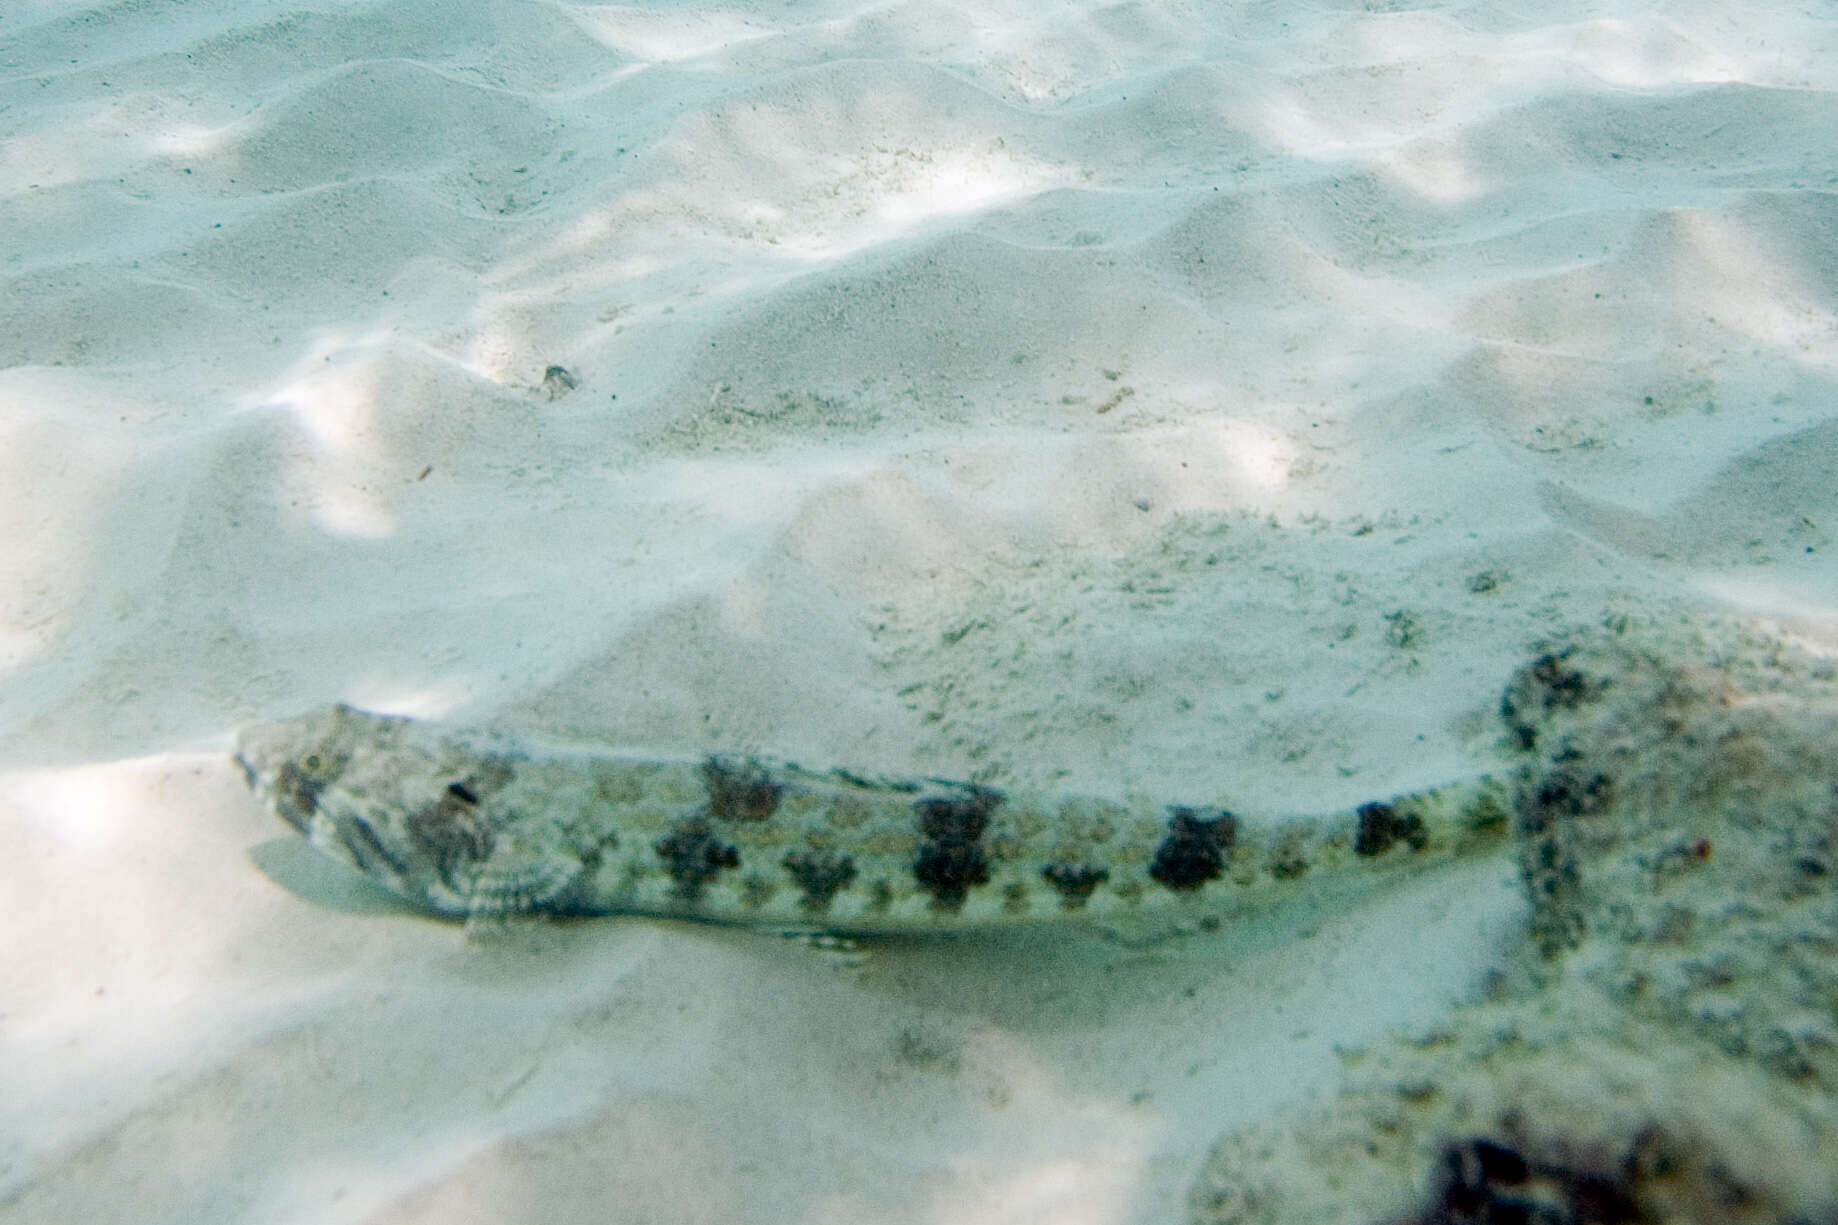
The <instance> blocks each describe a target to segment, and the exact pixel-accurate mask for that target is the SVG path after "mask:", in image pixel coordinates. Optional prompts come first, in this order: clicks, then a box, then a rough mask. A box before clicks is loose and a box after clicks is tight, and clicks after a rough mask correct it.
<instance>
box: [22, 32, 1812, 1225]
mask: <svg viewBox="0 0 1838 1225" xmlns="http://www.w3.org/2000/svg"><path fill="white" fill-rule="evenodd" d="M1835 87H1838V10H1834V9H1833V8H1832V7H1831V6H1829V5H1824V4H1811V3H1761V4H1749V5H1741V6H1738V5H1734V4H1728V3H1725V4H1705V3H1691V2H1687V3H1665V4H1661V3H1651V2H1643V0H1600V2H1594V3H1588V2H1580V0H1575V2H1572V0H1554V2H1553V3H1547V4H1540V5H1518V4H1507V3H1446V4H1430V5H1424V6H1420V7H1416V8H1412V7H1410V6H1408V5H1404V4H1383V3H1377V4H1358V3H1340V2H1328V0H1323V2H1319V3H1260V2H1250V3H1204V2H1200V0H1189V2H1185V3H1183V2H1180V0H1138V2H1133V3H1131V2H1125V3H1113V4H1103V3H1088V2H1085V0H1063V2H1062V0H992V2H982V3H976V4H957V3H952V2H949V0H904V2H902V0H892V2H889V3H867V4H864V3H860V2H859V0H856V2H853V3H851V2H848V0H814V2H811V3H746V2H743V3H735V4H726V5H723V4H696V3H668V4H655V5H644V4H637V5H589V4H560V3H540V2H532V0H474V2H470V3H466V4H432V3H425V2H416V0H373V2H356V3H340V2H335V0H295V2H291V3H276V2H274V0H235V2H234V3H232V2H230V0H197V2H191V3H185V4H164V3H151V4H150V3H139V2H137V0H116V2H114V3H108V2H106V0H103V2H100V3H98V4H96V5H94V6H85V5H81V4H74V3H63V2H50V0H9V2H8V3H7V4H5V5H4V6H3V7H0V408H3V411H0V768H3V769H4V771H5V773H4V775H3V776H0V916H3V920H0V921H3V923H4V930H5V957H4V959H3V960H0V1219H5V1220H7V1221H21V1222H26V1221H30V1222H63V1221H86V1222H96V1221H133V1222H137V1223H153V1222H198V1221H210V1222H263V1223H267V1222H296V1221H297V1222H347V1221H349V1222H411V1221H413V1222H434V1221H439V1222H542V1223H543V1225H572V1223H574V1222H589V1221H592V1222H607V1221H617V1222H628V1221H629V1222H661V1223H674V1222H732V1221H747V1222H757V1223H771V1225H777V1223H781V1222H783V1223H788V1225H789V1223H808V1225H830V1223H840V1222H854V1221H867V1220H874V1221H878V1222H888V1223H890V1225H909V1223H910V1225H944V1223H957V1222H965V1223H972V1225H978V1223H984V1222H1021V1223H1028V1222H1049V1221H1050V1222H1058V1223H1071V1225H1125V1223H1129V1225H1136V1223H1148V1222H1164V1221H1172V1220H1178V1219H1180V1218H1181V1216H1182V1215H1183V1213H1184V1212H1185V1211H1186V1207H1185V1205H1186V1202H1187V1200H1186V1197H1187V1194H1188V1189H1189V1187H1190V1186H1191V1185H1192V1184H1193V1183H1194V1180H1195V1178H1196V1176H1197V1174H1198V1172H1199V1170H1200V1168H1201V1166H1202V1162H1203V1160H1204V1158H1205V1156H1206V1154H1207V1152H1208V1150H1209V1148H1210V1146H1211V1145H1212V1144H1213V1142H1214V1141H1215V1140H1216V1139H1217V1138H1219V1137H1220V1136H1221V1135H1224V1134H1226V1133H1228V1132H1230V1131H1232V1129H1234V1128H1237V1127H1241V1126H1244V1125H1247V1124H1250V1123H1253V1122H1255V1121H1257V1120H1260V1119H1265V1118H1267V1117H1269V1116H1270V1114H1271V1112H1272V1111H1275V1110H1278V1109H1280V1108H1283V1107H1285V1106H1292V1105H1294V1104H1296V1103H1298V1102H1301V1101H1303V1100H1304V1099H1307V1098H1308V1097H1310V1096H1311V1095H1316V1094H1320V1093H1324V1092H1326V1091H1328V1089H1329V1088H1331V1086H1332V1085H1333V1083H1334V1081H1335V1078H1336V1077H1337V1075H1339V1073H1338V1070H1337V1069H1338V1066H1339V1065H1338V1063H1337V1058H1336V1054H1335V1051H1336V1048H1345V1047H1350V1046H1353V1045H1357V1044H1360V1043H1364V1042H1369V1041H1373V1040H1375V1039H1377V1038H1378V1037H1380V1036H1381V1035H1383V1034H1385V1033H1386V1032H1388V1031H1390V1030H1392V1029H1393V1028H1395V1027H1398V1026H1410V1025H1424V1024H1429V1023H1432V1022H1433V1021H1434V1020H1435V1018H1436V1017H1438V1016H1439V1015H1442V1014H1443V1013H1444V1012H1445V1010H1447V1009H1448V1008H1449V1007H1450V1006H1451V1005H1453V1004H1455V1003H1457V1002H1460V1001H1467V1000H1472V999H1474V998H1476V996H1477V995H1478V994H1479V993H1480V991H1481V984H1482V982H1483V981H1484V980H1485V979H1486V977H1487V973H1488V970H1489V968H1490V967H1492V966H1493V965H1494V964H1495V963H1496V962H1497V961H1498V960H1499V959H1500V958H1501V957H1502V956H1503V950H1505V949H1508V948H1510V947H1512V946H1513V945H1514V943H1515V942H1516V941H1518V940H1519V939H1520V935H1521V930H1522V924H1523V921H1524V919H1523V906H1522V903H1521V901H1520V897H1519V893H1518V890H1517V886H1516V884H1515V881H1514V879H1513V867H1512V865H1511V863H1510V862H1509V861H1508V860H1507V859H1505V858H1501V859H1499V860H1496V861H1492V862H1488V861H1483V862H1480V863H1474V864H1469V865H1466V866H1464V867H1460V868H1457V869H1453V870H1451V871H1448V872H1444V873H1441V874H1436V875H1430V876H1424V877H1421V878H1418V879H1416V880H1414V881H1413V882H1412V883H1411V884H1409V885H1408V886H1406V887H1402V888H1400V889H1398V890H1396V891H1393V892H1390V893H1387V894H1385V895H1383V896H1380V897H1377V898H1374V899H1371V900H1369V901H1368V902H1367V903H1365V904H1363V905H1360V906H1358V907H1351V908H1347V909H1341V910H1332V909H1330V910H1326V911H1322V912H1320V913H1315V912H1310V911H1293V912H1290V913H1286V914H1277V915H1273V916H1271V917H1270V918H1269V920H1268V921H1266V922H1262V923H1253V924H1249V925H1247V926H1244V927H1235V928H1232V929H1229V930H1227V931H1225V932H1222V933H1217V934H1213V935H1209V936H1201V937H1194V938H1191V939H1188V940H1182V941H1176V942H1173V943H1169V944H1163V945H1156V946H1151V947H1147V948H1137V947H1130V946H1125V945H1120V944H1117V943H1114V942H1111V941H1108V940H1105V939H1103V938H1101V937H1099V936H1095V935H1081V934H1076V933H1075V934H1069V935H1054V936H1051V937H1048V938H1044V939H1043V938H1039V937H1035V938H1029V939H1022V938H1002V939H978V940H964V941H925V942H914V943H901V942H897V941H895V942H890V943H886V944H881V945H876V946H875V947H872V948H870V949H869V950H867V951H868V957H867V960H866V963H865V964H863V965H860V966H856V965H853V964H849V963H847V962H845V961H842V960H840V959H838V958H836V957H833V956H826V955H823V954H821V953H818V952H814V951H812V950H810V949H807V948H804V947H801V946H798V945H794V944H790V943H787V942H783V941H777V940H772V939H769V938H766V937H762V936H757V935H753V934H750V933H747V932H744V931H738V930H728V929H719V928H704V927H689V926H683V925H672V924H663V923H654V922H649V921H642V920H620V921H605V922H598V923H582V924H574V925H567V926H553V927H537V928H534V929H531V930H527V931H520V932H517V933H515V934H513V935H512V936H511V937H509V938H507V939H505V940H503V941H501V942H498V943H495V944H491V945H488V946H483V947H477V946H469V945H468V944H467V943H466V942H465V941H464V940H463V938H462V937H461V935H460V933H459V932H458V931H457V930H455V929H453V928H450V927H446V926H442V925H439V924H435V923H431V922H427V921H423V920H421V919H418V918H416V917H413V916H410V915H406V914H403V913H400V912H397V911H393V910H391V909H390V908H389V907H388V906H387V905H384V904H382V903H379V902H378V900H377V899H376V897H375V896H373V895H371V894H367V893H365V892H364V891H363V890H362V889H361V888H358V887H356V886H355V885H353V884H352V882H351V881H350V880H348V879H347V878H345V877H343V876H341V875H339V873H338V872H336V871H334V870H332V869H331V868H329V867H327V868H324V869H321V868H320V867H319V865H318V864H317V862H316V861H315V860H314V859H313V858H312V856H311V855H310V853H309V852H307V851H306V850H305V849H304V848H303V847H301V846H299V845H297V844H296V843H295V842H293V841H288V840H285V839H284V838H283V835H285V833H286V831H285V830H284V829H283V828H282V827H281V826H280V824H279V823H278V822H276V821H275V820H274V819H273V818H272V817H270V816H268V815H266V814H265V813H264V812H262V811H261V809H260V807H259V806H258V804H257V803H256V802H255V801H254V799H253V797H252V796H250V794H249V793H248V792H247V791H246V789H245V788H244V786H243V784H242V781H241V779H240V777H239V776H238V773H237V771H236V770H235V769H234V768H233V766H232V764H231V763H230V761H229V760H228V758H227V757H226V756H225V755H224V750H225V748H226V747H227V745H228V744H229V737H230V734H231V732H232V730H233V729H234V728H236V727H237V726H239V725H241V724H244V723H246V722H250V721H255V720H260V719H267V718H277V717H282V716H286V715H291V714H294V713H298V712H300V711H302V710H305V709H307V708H309V707H312V706H314V705H317V704H320V703H323V702H327V701H332V700H339V699H342V700H347V701H352V702H355V703H358V704H361V705H366V706H372V707H377V708H382V709H389V710H396V711H403V712H407V713H412V714H419V715H427V716H438V717H442V718H448V719H453V720H456V721H460V722H466V723H492V724H497V725H501V726H505V727H512V728H520V729H528V730H533V731H538V732H545V733H550V732H553V733H578V732H588V733H592V734H594V735H597V736H600V737H603V738H606V739H611V740H617V741H621V742H627V743H634V744H642V745H650V746H656V747H659V748H663V749H669V750H672V751H676V752H695V751H700V750H705V749H708V748H713V747H724V748H742V749H749V750H760V751H767V752H772V753H776V754H779V755H784V756H790V757H793V758H796V759H798V760H800V761H803V762H806V763H809V764H829V763H845V764H852V765H860V766H864V767H872V768H878V769H885V770H897V771H922V772H925V773H928V774H934V775H945V776H974V777H977V778H979V779H982V780H984V781H987V782H990V783H992V784H994V785H997V786H1007V785H1021V784H1027V785H1053V786H1065V787H1068V788H1077V789H1083V790H1090V791H1096V792H1100V793H1106V794H1112V795H1121V794H1126V793H1149V794H1154V795H1158V796H1166V797H1167V798H1168V799H1171V800H1185V801H1190V802H1224V803H1227V804H1229V805H1231V806H1232V807H1234V808H1236V809H1239V810H1241V811H1245V812H1253V813H1271V814H1302V813H1308V812H1311V811H1317V810H1324V809H1329V808H1334V807H1338V806H1341V805H1346V804H1351V803H1354V802H1357V801H1360V800H1363V799H1367V798H1370V797H1373V796H1380V795H1386V794H1390V793H1392V792H1396V791H1400V790H1406V789H1410V788H1415V787H1420V786H1425V785H1429V784H1433V783H1438V782H1442V781H1445V780H1447V779H1450V778H1458V777H1462V776H1464V775H1467V774H1470V773H1473V772H1476V771H1479V770H1482V769H1485V768H1487V767H1488V765H1490V764H1491V763H1493V762H1494V761H1495V760H1496V759H1497V755H1498V753H1499V749H1498V746H1497V743H1496V736H1497V733H1496V728H1495V724H1494V714H1495V711H1496V710H1497V708H1498V705H1499V695H1500V692H1501V688H1502V686H1503V685H1504V683H1505V681H1506V678H1507V677H1508V675H1509V674H1510V673H1511V672H1512V669H1513V668H1514V666H1515V665H1516V664H1518V663H1519V662H1521V661H1522V660H1523V659H1525V658H1526V657H1527V655H1528V652H1529V650H1530V649H1531V645H1532V644H1533V643H1534V642H1535V641H1536V640H1537V639H1539V638H1540V637H1541V636H1542V635H1545V634H1548V633H1550V632H1553V631H1556V630H1558V629H1561V628H1563V627H1566V626H1570V625H1573V624H1579V623H1580V624H1587V623H1592V622H1596V621H1598V620H1600V619H1601V618H1602V617H1603V615H1604V614H1605V613H1606V612H1610V611H1617V610H1618V611H1629V610H1645V609H1651V608H1655V607H1664V606H1672V605H1682V606H1685V607H1690V608H1703V609H1726V610H1731V609H1733V610H1738V611H1742V612H1746V613H1753V614H1758V615H1762V616H1767V617H1773V618H1779V619H1783V620H1784V621H1785V622H1786V623H1788V624H1790V625H1791V626H1792V627H1794V628H1795V629H1796V630H1797V631H1798V632H1799V633H1800V634H1801V635H1802V636H1803V637H1805V638H1807V639H1813V640H1817V639H1821V638H1822V639H1824V640H1826V641H1830V640H1832V639H1834V638H1838V617H1835V616H1834V611H1835V609H1838V568H1834V566H1833V564H1832V559H1833V557H1834V556H1835V555H1838V480H1835V479H1834V478H1835V476H1838V121H1835V117H1838V97H1835V95H1834V92H1833V91H1834V88H1835ZM552 365H554V366H561V367H564V368H565V369H566V370H567V371H568V372H570V376H571V381H572V382H573V383H574V384H575V385H574V386H573V387H572V388H569V387H568V386H566V381H565V380H560V379H551V380H550V381H549V385H548V387H547V388H545V387H544V385H543V384H544V374H545V370H546V369H547V368H548V367H550V366H552Z"/></svg>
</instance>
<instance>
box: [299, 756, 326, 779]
mask: <svg viewBox="0 0 1838 1225" xmlns="http://www.w3.org/2000/svg"><path fill="white" fill-rule="evenodd" d="M327 764H328V763H327V762H326V758H325V754H324V753H308V754H306V755H305V756H304V757H302V758H301V759H300V773H302V774H304V775H306V776H307V777H308V778H319V777H320V776H322V775H324V774H325V772H326V767H327Z"/></svg>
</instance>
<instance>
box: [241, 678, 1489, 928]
mask: <svg viewBox="0 0 1838 1225" xmlns="http://www.w3.org/2000/svg"><path fill="white" fill-rule="evenodd" d="M236 757H237V761H238V762H239V763H240V764H241V766H242V768H243V770H244V771H245V773H246V774H247V775H248V778H249V781H250V784H251V785H252V786H253V787H254V788H255V789H256V790H257V791H258V792H259V793H260V794H261V795H262V796H263V797H264V798H265V799H266V800H267V801H268V803H269V804H270V805H271V806H272V807H273V808H274V810H275V812H276V813H277V814H278V815H279V816H281V817H282V818H283V819H284V820H285V821H287V823H288V824H289V825H291V826H293V827H294V828H295V829H296V830H298V831H299V832H300V833H302V834H304V835H305V836H306V837H307V839H308V840H309V841H311V843H312V844H313V845H314V846H315V847H317V848H318V849H319V850H321V851H323V852H325V853H326V854H328V855H331V856H332V857H333V858H336V859H339V860H342V861H343V862H345V863H347V864H350V865H352V866H354V867H356V868H357V869H358V870H360V871H361V872H363V873H365V874H366V875H368V876H370V877H372V878H374V879H375V880H377V881H378V882H380V883H381V884H383V885H384V886H386V887H388V888H389V889H391V890H393V891H394V892H396V893H397V894H400V895H401V896H402V897H404V898H406V899H407V900H408V901H410V902H411V903H413V904H414V905H416V906H418V907H421V908H424V909H426V910H427V911H429V912H431V913H433V914H436V915H439V916H442V917H444V918H452V919H465V920H475V921H476V920H482V919H483V920H489V919H495V918H500V917H507V916H515V915H613V914H646V915H662V916H670V917H677V918H690V919H701V920H709V921H716V922H726V923H749V924H757V925H761V926H769V927H775V928H801V929H813V930H822V931H831V932H837V933H875V932H881V933H887V932H896V933H897V932H915V931H937V930H950V929H957V928H971V927H992V926H1004V925H1013V924H1024V923H1040V922H1048V921H1064V920H1085V921H1095V922H1098V923H1128V922H1130V921H1132V920H1134V919H1137V918H1139V917H1142V916H1150V915H1155V914H1157V913H1160V912H1166V911H1181V910H1186V911H1196V910H1198V911H1205V910H1208V909H1217V908H1219V907H1220V906H1222V905H1231V904H1234V903H1237V902H1241V901H1244V902H1250V901H1256V900H1257V899H1258V898H1259V897H1260V896H1262V895H1266V894H1267V895H1272V896H1273V897H1274V896H1279V895H1281V894H1282V893H1284V892H1285V891H1288V890H1291V889H1293V887H1294V886H1295V885H1296V884H1297V883H1298V882H1300V881H1303V880H1305V879H1318V878H1321V877H1323V876H1324V874H1325V875H1329V876H1337V877H1344V876H1349V875H1355V874H1368V873H1372V872H1375V871H1378V870H1382V869H1385V868H1387V867H1390V866H1394V865H1400V864H1404V863H1420V862H1424V861H1427V860H1433V859H1438V858H1445V857H1449V856H1452V855H1457V854H1462V853H1464V852H1468V851H1474V850H1481V849H1485V848H1488V847H1491V846H1495V845H1497V844H1498V843H1500V842H1501V841H1502V840H1503V839H1504V837H1505V836H1506V834H1507V833H1508V832H1509V830H1510V827H1511V821H1510V818H1509V813H1510V808H1509V805H1510V802H1511V793H1510V788H1509V787H1508V786H1507V784H1506V783H1505V782H1503V781H1501V780H1497V779H1492V778H1485V777H1483V778H1480V779H1476V780H1473V781H1471V782H1466V783H1458V784H1454V785H1451V786H1448V787H1440V788H1436V789H1433V790H1430V791H1424V792H1420V793H1416V794H1413V795H1409V796H1403V797H1398V798H1396V799H1392V800H1388V801H1382V802H1373V803H1368V804H1364V805H1361V806H1360V807H1359V808H1357V809H1355V810H1352V811H1349V812H1346V813H1342V814H1337V815H1333V816H1327V817H1322V818H1318V819H1313V820H1303V821H1288V820H1285V821H1277V822H1267V823H1260V822H1255V821H1251V820H1247V819H1244V818H1241V817H1239V816H1237V815H1235V814H1233V813H1231V812H1228V811H1226V810H1225V809H1223V808H1218V807H1209V806H1202V805H1181V804H1172V805H1158V804H1150V803H1147V802H1130V803H1119V802H1114V801H1110V800H1103V799H1091V798H1081V797H1067V796H1043V795H1027V794H1020V793H1010V792H1004V791H1000V790H996V789H994V788H990V787H983V786H977V785H974V784H968V783H957V782H947V781H940V780H935V779H901V778H883V777H878V776H870V775H863V774H858V773H854V772H850V771H846V770H827V771H816V770H808V769H805V768H802V767H800V766H797V765H794V764H791V763H788V762H780V761H773V760H768V759H763V758H758V757H740V756H711V757H705V758H702V759H700V760H683V761H672V760H662V759H656V758H649V757H637V756H632V755H629V754H624V753H620V752H618V751H616V750H612V749H608V748H603V747H600V746H595V745H587V744H572V745H569V744H558V745H548V744H539V743H534V742H527V741H521V740H517V739H514V738H511V737H508V736H501V735H496V734H492V733H483V732H471V731H463V730H458V729H454V728H449V727H445V726H442V725H439V724H434V723H426V722H421V721H417V720H413V719H406V718H400V717H395V716H387V715H377V714H370V713H366V712H364V711H360V710H355V709H352V708H351V707H348V706H334V707H330V708H327V709H325V710H321V711H318V712H316V713H313V714H310V715H306V716H304V717H302V718H298V719H292V720H288V721H285V722H280V723H269V724H263V725H260V726H256V727H252V728H249V729H246V730H245V731H243V732H242V734H241V735H240V736H239V737H238V740H237V746H236Z"/></svg>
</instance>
